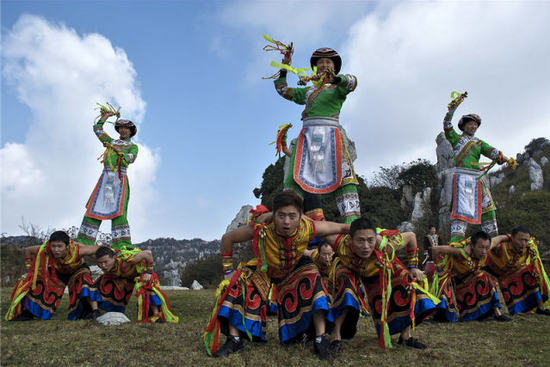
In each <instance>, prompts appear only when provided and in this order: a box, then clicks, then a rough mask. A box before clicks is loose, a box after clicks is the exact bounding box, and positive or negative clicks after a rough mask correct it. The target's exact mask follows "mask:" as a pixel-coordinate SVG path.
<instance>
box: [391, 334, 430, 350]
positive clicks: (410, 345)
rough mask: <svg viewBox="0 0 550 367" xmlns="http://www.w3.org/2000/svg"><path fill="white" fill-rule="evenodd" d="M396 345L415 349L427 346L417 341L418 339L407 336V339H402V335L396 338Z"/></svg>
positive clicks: (426, 347)
mask: <svg viewBox="0 0 550 367" xmlns="http://www.w3.org/2000/svg"><path fill="white" fill-rule="evenodd" d="M397 345H399V346H404V347H407V348H409V349H416V350H423V349H428V346H427V345H425V344H422V343H421V342H419V341H418V339H415V338H409V339H407V340H403V337H401V336H400V337H399V339H398V340H397Z"/></svg>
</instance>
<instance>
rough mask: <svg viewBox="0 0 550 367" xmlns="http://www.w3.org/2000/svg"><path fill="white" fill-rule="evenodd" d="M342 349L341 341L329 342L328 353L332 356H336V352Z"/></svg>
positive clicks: (338, 352)
mask: <svg viewBox="0 0 550 367" xmlns="http://www.w3.org/2000/svg"><path fill="white" fill-rule="evenodd" d="M343 351H344V347H342V341H340V340H333V341H331V342H330V353H331V354H332V356H333V357H336V356H338V354H340V353H342V352H343Z"/></svg>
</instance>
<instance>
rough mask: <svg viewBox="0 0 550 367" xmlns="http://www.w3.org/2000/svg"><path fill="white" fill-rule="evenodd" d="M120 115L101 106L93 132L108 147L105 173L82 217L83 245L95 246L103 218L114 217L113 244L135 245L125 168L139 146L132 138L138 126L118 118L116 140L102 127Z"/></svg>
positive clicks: (118, 246)
mask: <svg viewBox="0 0 550 367" xmlns="http://www.w3.org/2000/svg"><path fill="white" fill-rule="evenodd" d="M115 115H116V116H118V111H114V110H113V109H112V108H111V109H107V108H102V109H101V116H100V117H99V121H98V122H97V124H95V125H94V132H95V134H96V135H97V137H98V138H99V141H101V142H102V143H103V145H105V147H106V151H105V153H104V156H103V161H102V163H103V165H104V169H103V173H102V174H101V177H100V178H99V181H98V182H97V184H96V186H95V188H94V191H93V192H92V195H91V196H90V199H89V200H88V203H87V204H86V208H87V210H86V214H85V215H84V219H83V220H82V225H81V226H80V231H79V232H78V238H77V241H78V242H80V243H82V244H84V245H93V244H95V240H96V237H97V234H98V232H99V226H100V225H101V221H103V220H109V219H110V220H111V234H112V236H113V238H112V245H111V246H112V247H113V248H114V249H117V250H121V249H124V248H128V249H131V248H132V240H131V236H130V225H129V224H128V219H127V215H128V201H129V200H130V184H129V182H128V176H127V175H126V170H127V169H128V165H129V164H131V163H134V162H135V160H136V157H137V153H138V146H137V145H136V144H134V143H132V140H131V138H132V137H133V136H134V135H136V133H137V127H136V125H134V123H133V122H132V121H130V120H122V119H117V121H116V123H115V130H116V131H117V132H118V133H119V134H120V138H119V139H113V138H111V137H110V136H109V135H107V133H106V132H105V131H104V130H103V125H104V124H105V122H106V121H107V119H108V118H109V117H111V116H115Z"/></svg>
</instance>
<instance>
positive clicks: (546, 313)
mask: <svg viewBox="0 0 550 367" xmlns="http://www.w3.org/2000/svg"><path fill="white" fill-rule="evenodd" d="M535 313H536V314H538V315H546V316H550V310H547V309H546V308H543V309H542V310H541V309H540V308H537V312H535Z"/></svg>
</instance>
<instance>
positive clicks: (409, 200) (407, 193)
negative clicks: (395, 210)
mask: <svg viewBox="0 0 550 367" xmlns="http://www.w3.org/2000/svg"><path fill="white" fill-rule="evenodd" d="M414 195H415V193H414V192H413V188H412V186H410V185H405V186H403V198H404V199H405V203H406V204H407V205H413V201H414ZM401 205H402V206H403V203H401Z"/></svg>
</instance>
